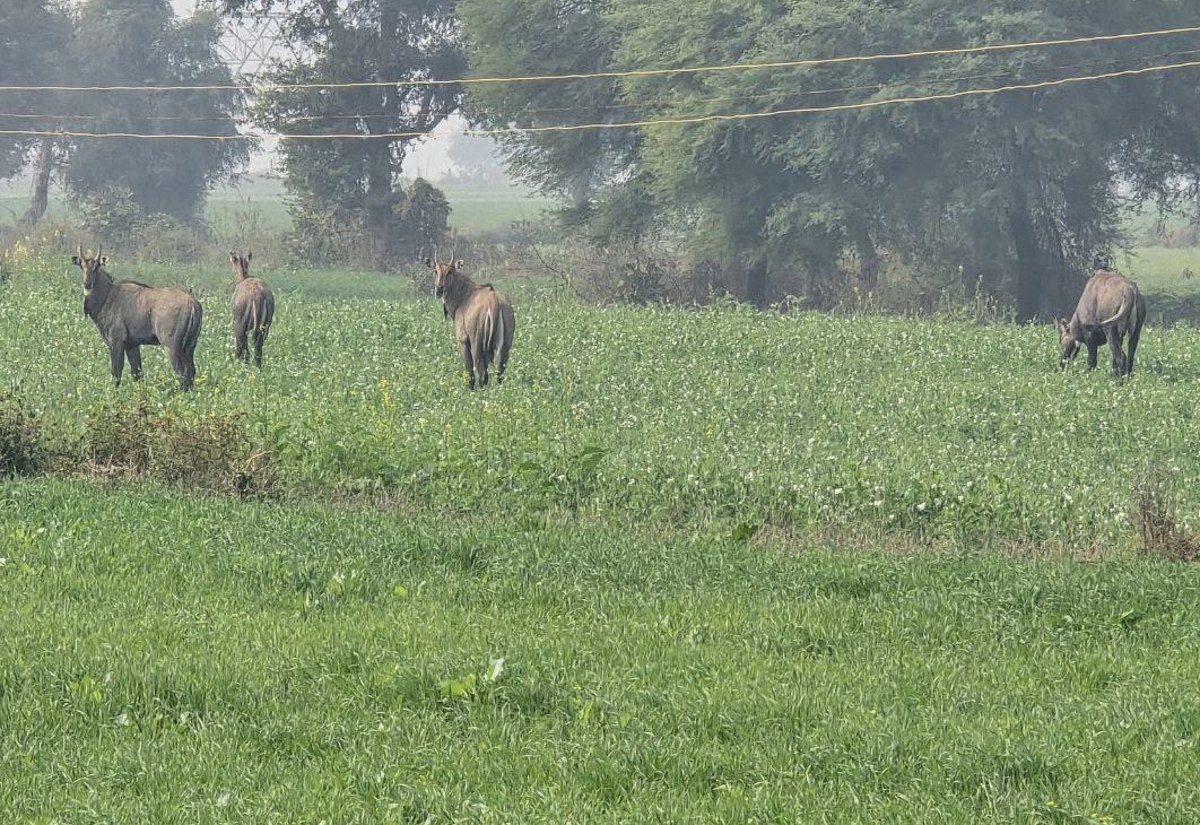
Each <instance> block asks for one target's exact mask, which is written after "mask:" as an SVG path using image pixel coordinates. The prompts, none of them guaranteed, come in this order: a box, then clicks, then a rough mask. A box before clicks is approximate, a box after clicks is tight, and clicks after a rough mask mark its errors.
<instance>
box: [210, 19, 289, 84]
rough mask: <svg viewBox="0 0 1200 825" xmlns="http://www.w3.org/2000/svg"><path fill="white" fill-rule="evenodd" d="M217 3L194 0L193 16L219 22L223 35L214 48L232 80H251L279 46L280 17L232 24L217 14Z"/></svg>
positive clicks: (264, 66)
mask: <svg viewBox="0 0 1200 825" xmlns="http://www.w3.org/2000/svg"><path fill="white" fill-rule="evenodd" d="M223 5H224V4H223V3H222V2H221V0H195V4H194V6H193V13H196V12H207V13H209V14H213V15H215V16H217V17H218V19H220V20H221V24H222V26H223V28H224V31H223V32H222V34H221V39H220V41H219V43H218V45H217V48H218V51H219V52H220V55H221V58H222V59H223V60H224V61H225V62H226V63H228V64H229V68H230V70H231V71H232V72H233V75H234V77H237V78H239V79H240V80H253V79H254V78H255V77H256V76H257V75H258V73H259V72H261V71H262V70H263V69H265V68H266V67H267V66H268V65H269V63H270V61H271V59H272V58H273V57H276V56H277V54H278V52H279V50H280V49H281V47H282V45H283V42H284V41H283V22H284V19H285V15H284V14H283V13H271V14H267V15H264V16H261V17H260V16H255V17H254V18H250V17H247V18H244V19H242V20H234V19H232V18H229V17H226V16H224V15H222V14H221V12H222V10H223Z"/></svg>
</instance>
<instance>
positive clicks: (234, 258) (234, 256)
mask: <svg viewBox="0 0 1200 825" xmlns="http://www.w3.org/2000/svg"><path fill="white" fill-rule="evenodd" d="M229 262H230V263H231V264H237V263H241V261H239V260H238V256H237V253H236V252H230V253H229Z"/></svg>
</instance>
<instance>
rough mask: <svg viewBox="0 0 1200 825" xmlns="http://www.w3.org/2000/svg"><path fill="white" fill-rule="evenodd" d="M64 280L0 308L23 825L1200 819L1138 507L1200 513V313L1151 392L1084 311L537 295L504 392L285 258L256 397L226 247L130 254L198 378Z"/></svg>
mask: <svg viewBox="0 0 1200 825" xmlns="http://www.w3.org/2000/svg"><path fill="white" fill-rule="evenodd" d="M68 257H69V253H62V254H54V255H48V254H43V253H39V252H37V251H33V250H27V249H18V250H17V251H16V252H15V254H14V255H13V256H12V258H11V259H10V260H9V261H7V262H6V271H8V272H11V277H10V279H9V280H8V281H7V282H5V283H3V284H0V369H2V370H3V372H0V390H3V391H5V393H6V394H5V395H4V397H3V399H2V401H3V403H2V404H0V407H3V409H0V413H4V410H5V409H7V410H9V412H8V413H6V414H3V415H0V424H3V423H4V422H5V421H11V420H12V413H11V410H12V409H14V408H17V409H20V410H23V411H24V414H26V415H31V416H33V420H34V421H35V422H36V425H35V427H36V430H37V432H38V433H39V436H38V446H39V451H40V454H41V456H42V461H43V465H42V466H43V468H44V469H43V470H42V471H40V472H39V473H36V474H34V476H33V477H30V478H20V479H16V480H11V481H5V482H0V559H2V561H0V590H2V592H3V593H4V598H3V599H0V626H2V627H4V628H6V631H5V633H4V638H5V645H4V646H3V647H0V776H4V777H6V780H5V781H4V782H0V811H6V812H9V813H10V816H9V819H10V820H12V821H32V822H44V823H49V822H56V821H61V822H108V821H156V822H176V821H178V822H184V821H187V822H192V821H201V822H235V821H263V820H270V819H272V818H273V819H275V820H278V821H287V822H312V823H317V822H321V821H325V822H329V823H335V822H388V821H395V822H563V821H573V822H581V823H582V822H618V821H660V822H730V821H738V822H797V821H805V822H807V821H828V822H866V821H888V822H913V823H917V822H931V821H938V822H962V823H968V822H971V823H973V822H980V821H1023V822H1064V823H1065V822H1094V823H1106V822H1134V821H1136V822H1141V821H1155V822H1180V823H1183V822H1192V821H1195V820H1196V819H1197V817H1200V791H1198V790H1197V789H1196V787H1195V783H1194V782H1193V781H1191V780H1192V778H1194V777H1195V776H1196V775H1197V773H1198V771H1200V747H1197V736H1198V733H1197V731H1200V715H1198V713H1197V711H1196V709H1195V707H1194V704H1195V703H1194V701H1192V693H1193V692H1194V691H1193V690H1192V688H1193V686H1194V684H1195V683H1196V679H1197V677H1198V676H1200V665H1198V664H1197V663H1198V662H1200V657H1197V655H1196V653H1197V650H1198V648H1200V624H1198V623H1197V622H1196V621H1195V616H1196V615H1197V614H1198V612H1200V588H1198V585H1200V573H1198V572H1197V568H1195V567H1194V566H1192V565H1186V564H1180V563H1178V562H1172V561H1167V560H1164V559H1161V558H1157V557H1155V556H1154V555H1152V554H1150V555H1148V554H1145V553H1143V552H1142V551H1141V538H1140V534H1139V532H1138V529H1137V523H1138V511H1137V508H1136V507H1135V506H1134V505H1135V500H1136V499H1137V493H1136V491H1137V489H1138V488H1139V486H1144V485H1145V484H1146V483H1147V482H1146V479H1153V480H1155V482H1154V483H1155V484H1157V485H1158V486H1157V487H1155V488H1154V489H1155V490H1156V491H1157V493H1156V495H1157V496H1158V498H1159V500H1161V501H1162V502H1164V503H1165V504H1167V505H1171V506H1173V507H1174V518H1175V520H1176V525H1177V529H1178V530H1179V531H1180V533H1181V534H1184V535H1187V534H1190V533H1191V532H1193V531H1195V530H1196V529H1197V528H1200V524H1197V523H1196V522H1197V519H1196V514H1197V506H1198V505H1200V454H1198V453H1197V451H1196V450H1195V447H1194V445H1195V444H1197V443H1200V416H1198V415H1197V414H1196V411H1195V409H1196V405H1195V398H1196V397H1197V391H1198V390H1200V331H1196V330H1192V329H1188V328H1177V329H1176V328H1167V327H1165V326H1162V325H1158V326H1153V327H1149V328H1148V329H1147V330H1146V332H1145V333H1144V334H1143V337H1142V343H1141V347H1140V348H1139V351H1138V359H1137V366H1136V368H1135V372H1134V375H1133V376H1132V378H1131V379H1130V380H1128V381H1125V382H1118V381H1115V380H1114V379H1113V378H1112V377H1111V376H1110V375H1109V374H1108V373H1107V370H1106V369H1101V370H1097V371H1096V372H1094V373H1087V372H1085V371H1084V370H1083V369H1082V364H1081V363H1080V364H1076V365H1074V368H1072V369H1070V370H1067V371H1066V372H1059V371H1058V370H1057V369H1056V368H1055V366H1056V365H1055V359H1056V351H1055V336H1054V333H1053V331H1052V330H1051V329H1050V328H1049V327H1039V326H1027V327H1017V326H1011V325H993V326H979V325H976V324H975V323H974V322H973V321H967V320H961V319H955V318H951V317H943V318H933V319H923V320H913V319H903V318H883V317H863V316H829V315H819V314H809V313H801V314H791V315H787V314H777V313H756V312H753V311H751V310H748V309H746V308H744V307H739V306H736V305H732V304H723V305H718V306H714V307H710V308H707V309H704V310H700V311H685V310H674V309H661V308H632V307H616V308H605V309H596V308H592V307H586V306H581V305H578V304H576V303H574V302H573V301H571V300H569V299H567V298H565V297H563V296H560V295H557V294H555V293H554V292H552V291H551V290H549V289H547V288H545V287H542V286H539V285H538V284H537V283H536V282H531V281H525V280H522V279H515V280H513V281H510V282H507V283H503V284H501V285H502V286H503V287H504V288H506V289H510V290H511V294H512V295H513V297H514V303H515V304H516V308H517V324H518V328H517V339H516V344H515V347H514V351H513V360H512V364H511V367H510V375H509V378H508V380H507V381H506V382H505V383H504V385H502V386H499V387H489V388H487V389H485V390H483V391H480V392H476V393H469V392H467V390H466V389H465V385H464V379H463V375H462V370H461V363H460V361H459V359H458V357H457V354H456V352H455V347H454V345H453V341H452V332H451V329H450V326H449V325H448V323H447V322H445V321H444V320H443V318H442V315H441V311H440V308H439V306H438V305H437V303H436V302H435V301H434V300H433V299H432V298H431V297H429V295H428V292H427V291H424V290H417V289H416V288H415V287H414V286H413V281H412V280H410V279H406V278H403V277H390V278H388V277H383V276H375V275H370V274H366V273H297V272H286V271H282V270H280V271H272V270H271V268H270V267H269V266H267V263H268V262H262V264H263V267H262V269H261V270H259V271H257V273H256V274H260V275H262V276H263V277H265V278H267V279H268V281H269V282H270V283H272V284H273V286H274V288H275V291H276V293H277V299H278V305H279V309H278V314H277V324H276V327H275V329H274V330H273V331H272V333H271V338H270V339H269V340H268V343H267V349H266V365H265V368H264V369H263V370H262V371H261V372H258V371H255V370H253V369H251V368H247V367H244V366H243V365H241V364H239V363H237V362H236V361H235V360H234V359H233V357H232V352H231V348H232V347H231V341H230V336H229V329H228V311H227V292H226V289H227V282H228V272H227V270H226V268H225V266H224V265H222V264H221V263H220V262H216V263H214V265H213V266H212V267H200V268H195V269H193V270H188V271H183V270H173V271H170V272H164V271H157V272H156V271H153V270H145V269H142V270H135V269H133V268H126V267H124V266H122V264H121V262H120V261H114V262H113V264H112V266H111V268H112V271H113V274H114V275H115V276H116V277H131V276H135V275H136V277H138V278H141V279H144V280H149V281H151V282H157V283H163V282H166V281H179V280H183V281H186V282H188V283H190V284H191V285H193V287H194V288H195V290H196V292H197V294H198V295H200V297H201V299H202V301H203V303H204V307H205V313H206V315H205V332H204V335H203V336H202V338H201V343H200V347H199V349H198V351H197V362H198V365H199V375H198V379H197V386H196V390H195V391H194V392H193V393H190V394H184V393H179V392H176V391H174V389H173V386H174V377H173V376H172V375H171V373H170V371H169V369H168V368H167V366H166V362H165V359H164V358H163V356H162V354H161V353H160V352H157V351H156V350H155V349H154V348H147V349H146V350H145V354H144V359H145V364H146V372H147V379H146V380H145V381H143V382H142V383H141V384H140V385H130V384H122V386H121V387H117V388H114V387H113V386H112V385H111V382H110V380H109V377H108V369H107V360H106V355H105V352H104V350H103V347H102V344H101V341H100V338H99V336H98V335H97V333H96V331H95V330H94V328H93V327H92V326H91V322H90V321H89V320H88V319H87V318H86V317H84V315H83V313H82V311H81V309H80V304H81V290H80V287H79V284H78V273H77V270H73V269H72V268H71V267H70V266H69V264H67V259H68ZM481 277H486V273H484V274H481ZM1181 277H1182V276H1181ZM1105 360H1106V356H1104V357H1103V358H1102V365H1104V366H1106V365H1105V364H1104V361H1105ZM130 434H132V435H130ZM224 439H228V440H231V441H232V442H234V443H235V446H234V447H232V448H226V447H227V445H226V446H223V444H222V442H223V440H224ZM143 442H144V443H143ZM177 453H179V454H182V455H184V456H186V457H187V460H186V462H181V461H179V460H176V458H175V456H176V454H177ZM209 469H211V470H212V472H211V473H208V472H206V471H207V470H209ZM243 499H244V500H243ZM11 777H16V779H15V780H14V779H10V778H11Z"/></svg>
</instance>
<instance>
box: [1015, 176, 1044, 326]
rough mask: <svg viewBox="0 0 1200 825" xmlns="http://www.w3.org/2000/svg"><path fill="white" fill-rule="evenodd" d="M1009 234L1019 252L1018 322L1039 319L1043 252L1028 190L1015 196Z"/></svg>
mask: <svg viewBox="0 0 1200 825" xmlns="http://www.w3.org/2000/svg"><path fill="white" fill-rule="evenodd" d="M1008 231H1009V234H1010V235H1011V236H1012V242H1013V247H1014V248H1015V249H1016V252H1017V320H1018V321H1032V320H1034V319H1035V318H1037V316H1038V313H1039V312H1040V310H1041V302H1042V250H1041V247H1040V245H1039V244H1038V239H1037V232H1036V231H1035V230H1034V226H1033V218H1032V217H1031V216H1030V214H1029V204H1028V201H1027V199H1026V197H1025V192H1024V190H1020V189H1018V190H1017V192H1016V193H1015V194H1014V195H1013V199H1012V204H1011V206H1010V207H1009V211H1008Z"/></svg>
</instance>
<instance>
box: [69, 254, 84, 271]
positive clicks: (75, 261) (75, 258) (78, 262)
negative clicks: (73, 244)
mask: <svg viewBox="0 0 1200 825" xmlns="http://www.w3.org/2000/svg"><path fill="white" fill-rule="evenodd" d="M71 263H73V264H75V266H78V267H80V268H82V267H83V258H81V257H79V256H78V255H72V256H71Z"/></svg>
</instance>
